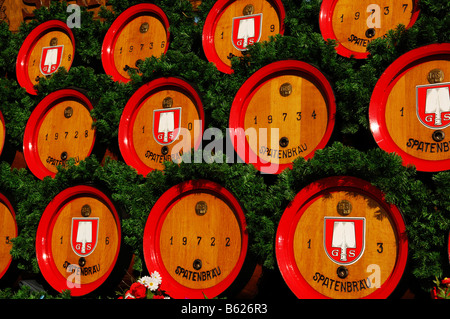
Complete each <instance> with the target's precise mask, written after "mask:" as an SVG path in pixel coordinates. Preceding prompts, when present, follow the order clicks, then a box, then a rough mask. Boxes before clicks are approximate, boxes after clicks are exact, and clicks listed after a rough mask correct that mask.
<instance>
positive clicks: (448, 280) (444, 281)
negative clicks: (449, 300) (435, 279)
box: [441, 278, 450, 285]
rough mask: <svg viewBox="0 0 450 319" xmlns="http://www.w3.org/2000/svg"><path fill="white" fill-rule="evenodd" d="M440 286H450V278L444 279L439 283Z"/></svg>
mask: <svg viewBox="0 0 450 319" xmlns="http://www.w3.org/2000/svg"><path fill="white" fill-rule="evenodd" d="M441 284H444V285H448V284H450V278H445V279H443V280H442V281H441Z"/></svg>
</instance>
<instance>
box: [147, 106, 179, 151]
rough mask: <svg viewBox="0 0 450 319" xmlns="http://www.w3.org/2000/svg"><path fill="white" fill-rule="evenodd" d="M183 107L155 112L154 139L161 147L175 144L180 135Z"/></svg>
mask: <svg viewBox="0 0 450 319" xmlns="http://www.w3.org/2000/svg"><path fill="white" fill-rule="evenodd" d="M180 125H181V107H174V108H170V109H160V110H154V111H153V137H154V138H155V141H156V142H157V143H158V144H160V145H169V144H171V143H173V141H175V140H176V139H177V138H178V135H180Z"/></svg>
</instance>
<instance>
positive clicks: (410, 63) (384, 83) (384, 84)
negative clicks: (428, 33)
mask: <svg viewBox="0 0 450 319" xmlns="http://www.w3.org/2000/svg"><path fill="white" fill-rule="evenodd" d="M436 57H439V58H443V57H444V58H445V59H450V43H442V44H430V45H426V46H423V47H420V48H417V49H414V50H411V51H409V52H407V53H405V54H403V55H402V56H400V57H399V58H398V59H396V60H395V61H394V62H393V63H392V64H391V65H390V66H389V67H388V68H387V69H386V70H385V71H384V73H383V74H382V75H381V77H380V78H379V80H378V82H377V84H376V85H375V88H374V90H373V93H372V97H371V100H370V105H369V122H370V129H371V131H372V135H373V137H374V139H375V142H376V143H377V144H378V146H379V147H380V148H381V149H383V150H385V151H386V152H389V153H397V154H399V155H400V156H401V157H402V159H403V164H404V165H411V164H412V165H414V166H416V168H417V169H418V170H420V171H427V172H436V171H443V170H448V169H450V161H449V160H437V161H429V160H424V159H421V158H417V157H415V156H412V155H410V154H408V153H406V152H405V151H403V150H402V149H400V147H398V146H397V144H396V143H395V142H394V141H393V139H392V137H391V136H390V134H389V132H388V130H387V126H386V114H385V113H386V112H385V111H386V109H385V106H386V102H387V99H388V97H389V94H390V92H391V90H392V88H393V87H394V85H395V84H396V83H397V81H398V80H399V79H400V78H401V77H402V75H404V74H405V73H406V72H407V71H409V70H410V69H412V68H414V67H416V66H417V65H419V64H420V63H423V62H426V61H428V60H431V59H433V58H436Z"/></svg>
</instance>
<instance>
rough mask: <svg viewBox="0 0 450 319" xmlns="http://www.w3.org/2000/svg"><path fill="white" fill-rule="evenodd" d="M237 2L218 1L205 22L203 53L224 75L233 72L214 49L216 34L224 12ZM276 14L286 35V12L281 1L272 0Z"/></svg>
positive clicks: (281, 29)
mask: <svg viewBox="0 0 450 319" xmlns="http://www.w3.org/2000/svg"><path fill="white" fill-rule="evenodd" d="M235 1H236V0H218V1H217V2H216V3H215V4H214V6H213V7H212V8H211V10H210V11H209V13H208V16H207V17H206V20H205V25H204V26H203V33H202V45H203V51H204V52H205V55H206V58H207V59H208V61H210V62H213V63H214V64H215V66H216V68H217V69H218V70H219V71H220V72H223V73H227V74H231V73H233V70H232V69H231V67H229V66H228V65H227V64H225V63H224V62H223V61H222V60H221V59H220V58H219V55H218V54H217V52H216V49H215V47H214V34H215V30H216V27H217V23H218V22H219V20H220V18H221V16H222V14H223V12H224V11H225V9H226V8H227V7H228V6H230V5H231V4H232V3H233V2H235ZM270 2H271V3H272V5H273V7H274V8H275V10H276V12H277V13H278V16H279V19H280V31H279V34H281V35H283V34H284V18H285V16H286V12H285V10H284V6H283V3H282V2H281V0H270Z"/></svg>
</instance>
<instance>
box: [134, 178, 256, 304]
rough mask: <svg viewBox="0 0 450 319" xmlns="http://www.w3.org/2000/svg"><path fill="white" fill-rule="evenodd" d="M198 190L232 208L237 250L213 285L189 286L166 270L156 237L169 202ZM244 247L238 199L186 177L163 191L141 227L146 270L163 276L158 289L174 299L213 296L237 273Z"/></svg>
mask: <svg viewBox="0 0 450 319" xmlns="http://www.w3.org/2000/svg"><path fill="white" fill-rule="evenodd" d="M200 192H205V193H208V194H213V195H215V196H218V197H220V199H221V200H223V201H224V202H226V203H227V204H228V205H229V206H230V207H231V208H232V209H233V210H234V213H235V217H236V219H237V220H238V223H239V226H240V227H241V235H242V240H241V253H240V256H239V259H238V261H237V263H236V265H235V267H234V268H233V270H232V271H231V273H230V274H229V275H228V276H227V277H226V278H224V279H223V280H222V281H221V282H220V283H219V284H217V285H215V286H213V287H210V288H205V289H193V288H189V287H185V286H183V285H181V284H179V283H178V282H177V281H176V280H175V279H173V278H172V276H171V275H170V273H169V272H168V271H167V269H166V268H165V266H164V263H163V261H162V258H161V250H160V245H159V238H160V235H161V227H162V225H163V223H164V220H165V218H166V217H167V214H168V213H169V212H170V210H171V208H172V207H173V205H174V204H175V203H176V202H177V201H178V200H179V199H180V198H182V197H183V196H184V195H188V194H191V193H200ZM247 249H248V233H247V230H246V221H245V215H244V212H243V210H242V208H241V206H240V204H239V202H238V200H237V199H236V198H235V197H234V196H233V194H231V192H230V191H228V190H227V189H226V188H224V187H223V186H221V185H219V184H217V183H215V182H211V181H208V180H190V181H186V182H182V183H180V184H178V185H175V186H173V187H171V188H170V189H169V190H167V191H166V192H165V193H164V194H163V195H162V196H161V197H160V198H159V199H158V200H157V202H156V203H155V205H154V206H153V208H152V209H151V211H150V214H149V218H148V219H147V222H146V225H145V229H144V246H143V250H144V260H145V264H146V266H147V269H148V271H150V272H153V271H158V272H159V274H160V275H161V276H162V278H163V280H162V284H161V289H162V290H164V291H166V292H167V293H168V294H169V295H170V296H171V297H172V298H175V299H185V298H190V299H203V298H205V296H206V297H207V298H214V297H216V296H218V295H220V294H221V293H222V292H224V291H225V290H226V289H227V288H228V287H229V286H230V285H231V284H232V283H233V282H234V280H235V279H236V277H237V276H238V274H239V273H240V271H241V269H242V266H243V264H244V261H245V258H246V255H247Z"/></svg>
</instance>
